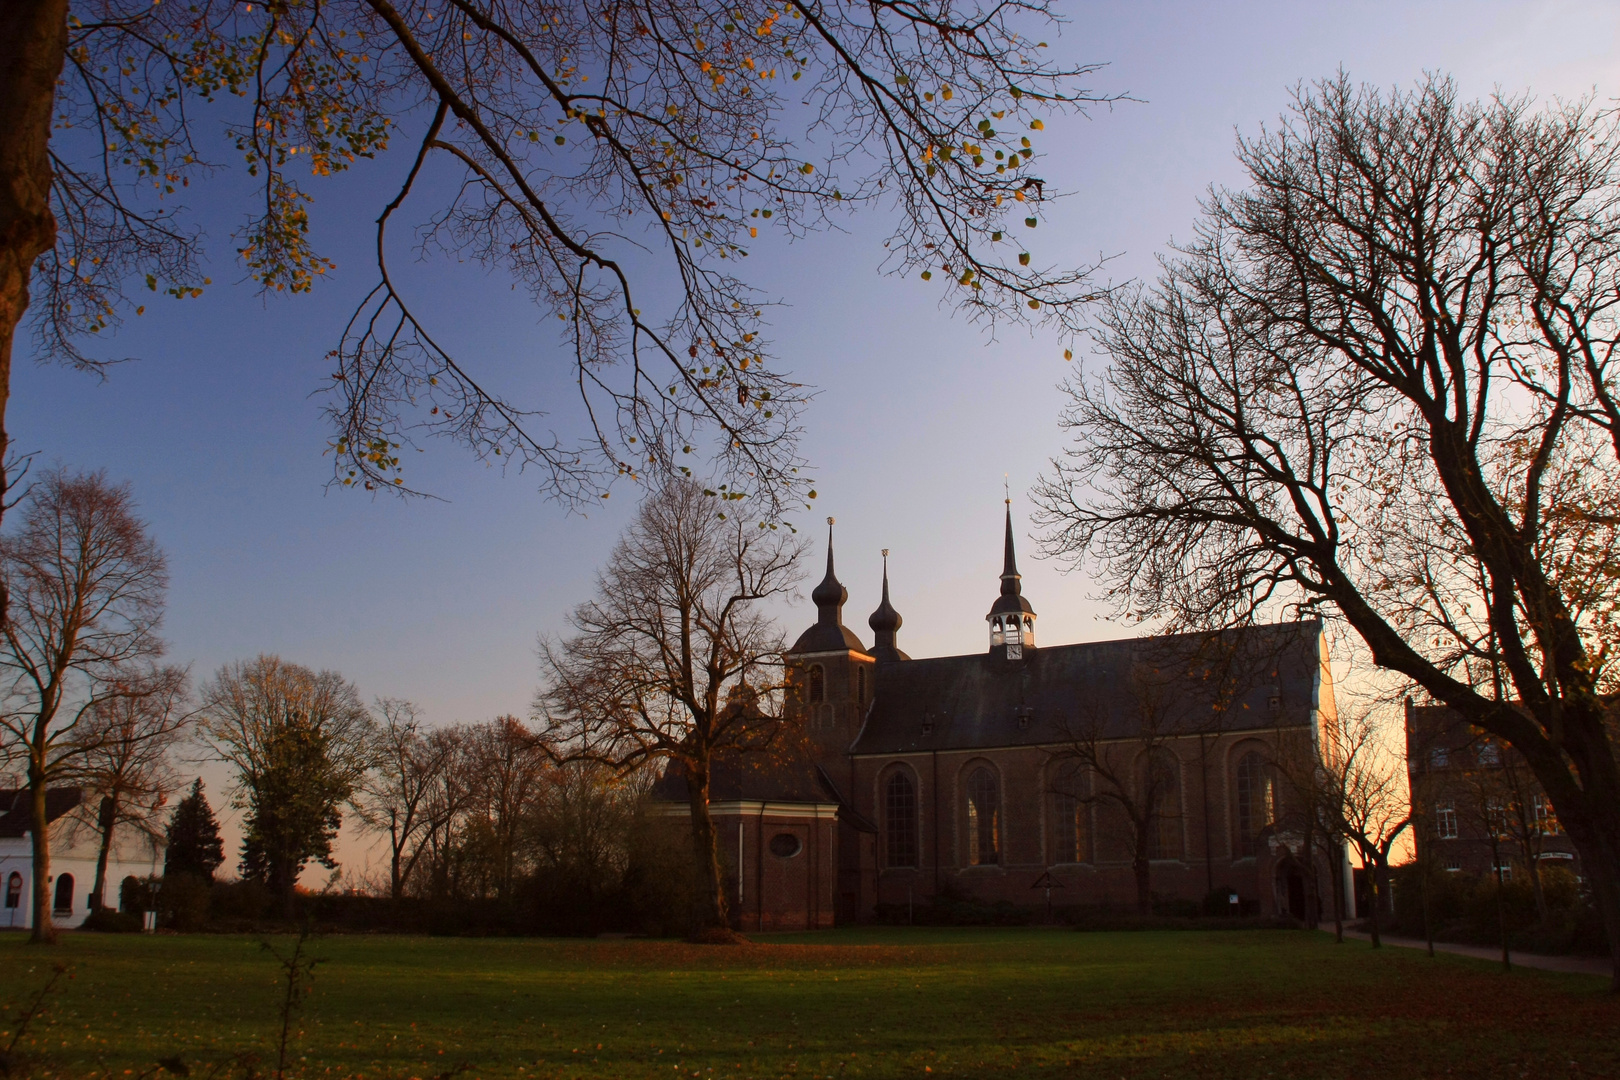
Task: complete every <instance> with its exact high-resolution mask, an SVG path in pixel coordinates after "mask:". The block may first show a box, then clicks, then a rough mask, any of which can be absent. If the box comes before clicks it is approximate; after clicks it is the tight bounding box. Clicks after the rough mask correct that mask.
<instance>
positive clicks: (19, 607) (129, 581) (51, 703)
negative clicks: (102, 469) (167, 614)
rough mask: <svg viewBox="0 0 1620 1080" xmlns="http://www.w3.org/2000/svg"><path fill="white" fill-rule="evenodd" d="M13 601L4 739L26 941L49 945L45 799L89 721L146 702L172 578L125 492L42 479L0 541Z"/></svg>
mask: <svg viewBox="0 0 1620 1080" xmlns="http://www.w3.org/2000/svg"><path fill="white" fill-rule="evenodd" d="M0 545H3V547H0V576H3V578H4V581H5V588H6V591H7V593H8V595H9V597H10V608H9V612H8V614H7V616H6V617H5V618H4V619H0V678H3V679H4V685H3V688H0V693H3V695H4V697H3V705H0V730H3V732H4V736H5V740H6V742H7V743H9V744H11V746H12V747H13V748H14V751H15V752H16V753H17V754H18V755H19V756H20V757H22V758H23V760H24V761H25V762H26V763H27V774H28V790H29V801H30V807H31V815H30V830H31V833H32V837H33V866H34V869H33V877H34V881H33V885H34V890H33V891H34V925H33V934H32V940H33V941H36V942H50V941H54V940H55V931H54V930H53V929H52V926H51V904H50V892H49V883H50V878H51V850H50V829H49V819H48V816H47V814H46V804H45V793H46V790H47V789H48V788H49V787H50V786H51V785H52V784H60V783H69V782H73V781H76V780H78V779H80V778H81V777H82V776H83V770H84V764H85V754H86V753H87V752H88V751H90V750H91V749H93V748H95V747H96V746H97V745H99V744H98V742H97V741H96V739H94V738H92V737H91V733H90V729H91V723H90V720H91V718H92V717H94V716H95V715H96V714H97V712H98V710H109V709H114V708H115V707H116V705H115V703H116V702H117V701H118V700H119V699H120V698H125V697H129V696H132V695H133V696H144V694H145V692H146V686H145V684H144V682H143V680H142V679H141V678H139V677H133V670H134V665H136V664H138V663H140V662H142V661H146V660H150V659H152V658H155V657H157V656H158V655H160V654H161V653H162V652H163V648H164V645H163V642H162V640H161V639H159V638H158V636H157V630H158V625H159V623H160V621H161V619H162V614H163V596H164V592H165V590H166V589H167V587H168V583H169V578H168V570H167V567H166V565H165V563H164V559H163V554H162V552H160V551H159V550H158V548H157V545H156V544H154V543H153V542H152V540H151V538H150V537H148V536H147V535H146V526H145V524H144V523H143V522H142V521H141V520H140V519H139V518H137V517H136V516H135V506H134V498H133V496H132V495H131V494H130V490H129V488H128V486H127V485H113V484H109V483H108V482H107V479H106V477H105V476H104V475H103V474H101V473H70V472H66V471H63V470H57V471H54V472H50V473H47V474H46V475H45V476H43V477H41V478H40V479H39V481H38V482H37V483H36V484H35V486H34V488H33V490H32V491H31V493H30V495H29V498H28V502H27V503H26V506H25V509H24V511H23V522H22V527H21V528H20V529H18V530H17V531H16V532H14V533H10V534H7V535H6V536H5V537H4V538H3V540H0Z"/></svg>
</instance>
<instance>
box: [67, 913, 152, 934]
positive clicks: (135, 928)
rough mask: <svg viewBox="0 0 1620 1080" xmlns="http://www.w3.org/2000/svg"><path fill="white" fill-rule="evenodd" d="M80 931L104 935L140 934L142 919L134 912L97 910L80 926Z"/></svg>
mask: <svg viewBox="0 0 1620 1080" xmlns="http://www.w3.org/2000/svg"><path fill="white" fill-rule="evenodd" d="M79 929H81V930H96V931H99V932H101V933H103V934H138V933H140V932H141V929H142V927H141V917H140V915H138V914H136V913H135V912H133V911H114V910H113V909H112V908H105V907H104V908H97V909H96V910H94V911H92V912H91V913H90V914H89V916H88V917H86V919H85V920H84V922H82V923H80V924H79Z"/></svg>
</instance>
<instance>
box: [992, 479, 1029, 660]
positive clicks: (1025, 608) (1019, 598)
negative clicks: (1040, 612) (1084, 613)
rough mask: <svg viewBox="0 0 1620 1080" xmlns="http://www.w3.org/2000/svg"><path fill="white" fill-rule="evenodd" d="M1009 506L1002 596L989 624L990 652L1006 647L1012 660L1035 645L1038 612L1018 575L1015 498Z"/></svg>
mask: <svg viewBox="0 0 1620 1080" xmlns="http://www.w3.org/2000/svg"><path fill="white" fill-rule="evenodd" d="M1006 504H1007V536H1006V542H1005V545H1004V549H1003V555H1002V564H1001V595H1000V596H998V597H997V598H996V602H995V603H994V604H992V605H990V614H988V615H986V616H985V617H984V618H985V621H986V622H988V623H989V624H990V649H991V651H993V652H999V651H1000V650H1001V649H1002V648H1003V647H1005V649H1006V656H1007V658H1008V659H1009V660H1016V659H1018V658H1020V657H1022V656H1023V649H1024V646H1026V645H1034V644H1035V609H1034V608H1033V607H1031V606H1030V603H1029V601H1028V600H1026V599H1024V585H1023V577H1022V576H1021V575H1020V574H1019V573H1018V557H1017V552H1016V551H1015V550H1014V548H1013V527H1012V496H1011V495H1010V494H1009V495H1008V496H1007V500H1006Z"/></svg>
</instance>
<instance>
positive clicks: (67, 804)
mask: <svg viewBox="0 0 1620 1080" xmlns="http://www.w3.org/2000/svg"><path fill="white" fill-rule="evenodd" d="M83 798H84V795H83V794H82V793H81V792H80V790H79V789H78V788H76V787H54V788H46V789H45V820H46V821H47V822H51V821H55V820H56V819H57V818H59V817H61V816H62V815H63V814H66V813H67V812H68V811H70V810H72V809H73V808H74V807H76V806H78V805H79V803H80V802H81V801H82V800H83ZM31 816H32V815H31V811H30V809H29V805H28V789H27V788H0V839H5V840H15V839H18V838H20V837H22V836H23V835H24V834H26V833H27V832H29V831H30V830H31V829H32V828H33V827H34V826H33V822H32V821H31V820H30V817H31Z"/></svg>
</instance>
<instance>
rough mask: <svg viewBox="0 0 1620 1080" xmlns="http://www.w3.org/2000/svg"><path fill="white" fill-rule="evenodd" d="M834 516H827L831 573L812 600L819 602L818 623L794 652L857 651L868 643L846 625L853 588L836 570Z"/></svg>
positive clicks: (817, 606)
mask: <svg viewBox="0 0 1620 1080" xmlns="http://www.w3.org/2000/svg"><path fill="white" fill-rule="evenodd" d="M832 527H833V519H832V518H828V519H827V576H826V577H824V578H822V579H821V584H819V585H817V586H816V587H815V588H814V589H812V590H811V591H810V599H811V600H813V601H814V602H815V605H816V624H815V625H814V626H812V627H811V628H810V629H808V630H806V631H805V632H804V633H802V634H800V635H799V640H798V641H796V642H795V643H794V645H793V649H792V651H793V652H796V653H802V652H832V651H841V650H845V649H854V650H855V651H856V652H865V651H866V646H865V645H862V644H861V639H860V638H858V637H856V636H855V632H854V631H853V630H851V629H849V628H848V627H847V626H845V625H844V603H845V601H847V600H848V599H849V590H848V589H846V588H844V586H843V583H842V582H840V581H839V580H838V575H837V574H835V573H833V531H832Z"/></svg>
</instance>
